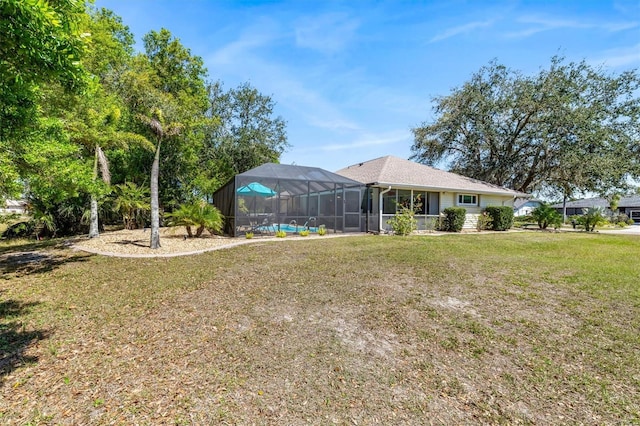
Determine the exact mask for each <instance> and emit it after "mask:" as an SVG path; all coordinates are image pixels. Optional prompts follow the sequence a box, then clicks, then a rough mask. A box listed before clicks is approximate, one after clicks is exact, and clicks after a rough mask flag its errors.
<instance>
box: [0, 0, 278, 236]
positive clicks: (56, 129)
mask: <svg viewBox="0 0 640 426" xmlns="http://www.w3.org/2000/svg"><path fill="white" fill-rule="evenodd" d="M134 40H135V39H134V36H133V34H132V33H131V32H130V30H129V28H128V27H127V26H126V25H125V23H124V22H123V21H122V19H121V18H120V17H118V16H117V15H115V14H114V13H113V12H112V11H110V10H108V9H104V8H103V9H96V8H93V7H90V6H87V5H86V3H85V2H84V1H75V0H73V1H66V0H65V1H54V0H0V200H1V199H3V198H4V197H8V196H17V195H19V194H23V195H24V196H25V197H26V198H27V199H28V201H29V204H30V206H31V209H32V211H33V213H34V217H36V218H38V220H40V221H41V223H40V224H42V223H44V222H46V224H47V227H48V228H49V229H50V230H51V231H52V232H54V233H55V232H57V233H58V234H62V233H75V232H78V231H80V230H87V228H88V226H87V225H88V221H87V220H86V219H87V218H89V217H90V218H91V221H90V223H91V227H90V228H91V229H90V234H91V235H97V234H98V227H99V226H98V212H99V217H100V219H101V220H102V221H111V222H112V223H115V222H121V221H122V218H123V217H124V216H126V217H129V219H128V220H127V226H148V225H149V223H150V220H151V219H152V220H151V223H152V224H154V225H156V227H157V224H158V223H159V217H161V216H162V214H163V212H171V211H172V210H174V209H177V208H178V206H180V205H182V204H189V203H190V204H197V203H198V202H199V201H200V200H199V199H202V198H203V196H204V195H205V194H206V195H209V194H211V193H212V192H213V191H215V190H216V189H217V188H218V187H219V186H221V185H222V184H223V183H225V181H224V180H223V179H225V180H226V178H228V177H231V176H230V175H229V174H230V173H231V174H233V173H236V172H238V171H245V170H246V169H247V168H252V167H255V166H257V165H259V164H262V163H264V162H266V161H275V162H277V161H278V159H279V158H280V154H281V153H282V152H283V150H284V149H285V147H286V146H287V143H286V133H285V123H284V120H282V119H281V118H280V117H274V116H273V107H274V104H275V103H274V102H273V100H272V99H271V98H270V97H269V96H265V95H263V94H261V93H260V92H259V91H258V90H257V89H256V88H253V87H251V86H249V85H248V84H244V85H241V86H240V87H238V88H237V89H234V90H231V91H229V92H226V93H225V92H222V91H221V90H219V91H216V90H213V91H212V90H211V88H212V87H219V88H221V86H222V83H221V82H217V83H211V82H209V81H208V80H207V79H208V78H209V76H208V73H207V69H206V68H205V66H204V61H203V60H202V58H200V57H199V56H197V55H195V54H193V53H192V52H191V50H190V49H189V48H188V47H187V46H185V45H184V44H182V43H181V42H180V40H179V39H178V38H176V37H174V36H173V35H172V34H171V32H170V31H169V30H168V29H165V28H162V29H160V30H158V31H150V32H149V33H148V34H146V35H144V36H143V38H142V41H143V46H144V50H143V51H142V52H135V50H134ZM109 177H110V178H111V179H108V178H109ZM117 188H120V189H122V188H126V189H127V190H129V189H131V191H129V192H134V193H135V195H136V196H135V197H133V198H132V199H135V203H134V204H135V208H133V207H131V206H129V207H128V208H126V209H125V208H124V207H123V206H124V204H123V200H124V199H125V198H126V197H124V192H126V191H124V192H123V190H120V191H119V192H118V191H116V189H117ZM140 188H147V189H148V190H145V191H142V190H138V189H140ZM132 189H136V191H133V190H132ZM141 191H142V192H141ZM123 197H124V198H123ZM141 197H142V198H144V197H148V198H149V199H148V200H146V201H145V200H142V199H141ZM125 204H126V203H125ZM134 204H131V205H134ZM124 210H126V214H124V213H123V211H124ZM133 212H135V214H134V213H133ZM89 213H90V214H89ZM150 213H153V214H150ZM134 216H135V217H134ZM134 219H135V220H134ZM152 234H153V233H152ZM158 244H159V240H158V241H157V242H156V245H158ZM152 245H154V244H153V242H152Z"/></svg>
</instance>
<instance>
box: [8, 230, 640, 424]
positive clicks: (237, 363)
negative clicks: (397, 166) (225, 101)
mask: <svg viewBox="0 0 640 426" xmlns="http://www.w3.org/2000/svg"><path fill="white" fill-rule="evenodd" d="M16 250H23V251H28V252H30V253H32V254H30V255H29V256H30V257H29V256H27V257H24V258H20V257H15V258H11V259H10V260H7V257H8V256H15V255H17V253H16ZM638 253H640V239H638V238H637V237H625V236H606V235H585V234H541V233H530V234H527V233H520V234H491V235H472V234H469V235H451V236H440V237H433V236H424V237H408V238H400V237H374V236H362V237H351V238H337V239H325V240H323V239H315V240H306V241H283V242H279V243H274V242H268V241H261V242H256V243H254V244H251V245H245V246H240V247H236V248H233V249H229V250H224V251H217V252H210V253H206V254H202V255H197V256H190V257H183V258H169V259H166V258H165V259H114V258H106V257H100V256H93V255H86V254H79V253H77V252H71V251H69V250H66V249H64V248H60V247H57V246H48V247H43V248H42V249H41V250H39V251H35V250H34V248H33V247H24V248H20V246H17V247H14V248H11V249H0V267H2V268H3V275H2V279H0V291H1V292H2V293H0V294H1V295H2V299H1V300H2V303H1V304H0V314H1V315H2V316H1V319H0V356H1V358H0V367H1V368H2V375H1V376H0V421H1V422H3V423H9V424H25V423H30V424H89V423H91V424H114V423H115V424H292V425H293V424H334V423H335V424H358V425H363V424H428V423H433V424H460V423H490V424H514V423H521V424H567V423H569V424H621V423H622V424H628V423H638V422H640V405H639V402H638V401H640V267H639V266H638V261H637V257H638ZM20 259H23V260H24V262H21V261H20ZM16 260H18V261H17V262H16Z"/></svg>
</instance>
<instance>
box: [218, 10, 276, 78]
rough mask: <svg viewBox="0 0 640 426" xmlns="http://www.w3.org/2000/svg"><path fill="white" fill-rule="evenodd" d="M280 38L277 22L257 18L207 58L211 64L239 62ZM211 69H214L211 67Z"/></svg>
mask: <svg viewBox="0 0 640 426" xmlns="http://www.w3.org/2000/svg"><path fill="white" fill-rule="evenodd" d="M280 38H282V35H280V34H279V29H278V26H277V24H276V23H275V22H274V21H272V20H268V19H258V22H257V24H254V25H252V26H251V27H248V28H246V29H245V30H244V31H243V32H242V34H241V35H240V37H239V38H238V39H237V40H234V41H232V42H230V43H228V44H226V45H225V46H223V47H221V48H219V49H218V50H216V51H215V52H214V53H213V54H211V55H209V57H208V58H207V59H208V61H209V62H210V63H212V64H213V65H221V66H222V65H230V64H234V63H238V62H241V61H242V60H244V59H245V58H246V57H248V56H250V55H252V53H253V52H254V51H255V50H257V49H259V48H263V47H266V46H268V45H270V44H271V43H273V42H274V41H275V40H278V39H280ZM211 69H215V68H214V67H212V68H211Z"/></svg>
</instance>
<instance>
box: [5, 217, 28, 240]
mask: <svg viewBox="0 0 640 426" xmlns="http://www.w3.org/2000/svg"><path fill="white" fill-rule="evenodd" d="M35 227H36V224H35V222H34V221H32V220H30V221H28V222H18V223H14V224H13V225H11V226H9V227H8V228H7V229H6V230H5V231H4V232H3V233H2V238H3V239H5V238H6V239H12V238H30V237H33V235H34V233H35Z"/></svg>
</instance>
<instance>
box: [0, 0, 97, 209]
mask: <svg viewBox="0 0 640 426" xmlns="http://www.w3.org/2000/svg"><path fill="white" fill-rule="evenodd" d="M84 13H85V3H84V2H82V1H47V0H1V1H0V197H3V196H4V195H7V194H13V195H15V193H16V192H18V191H19V189H20V186H19V185H17V184H16V179H17V178H18V176H19V175H20V170H18V168H17V167H18V165H19V164H20V161H18V160H17V159H16V158H15V155H16V152H17V151H20V150H21V147H20V146H19V144H20V142H21V141H22V140H24V139H25V138H26V137H28V136H26V135H24V134H22V133H21V132H22V131H27V132H28V129H27V127H28V126H30V125H31V123H34V122H35V121H36V119H37V106H38V92H39V86H40V85H41V84H43V83H46V82H50V81H57V82H60V83H61V84H62V85H63V87H65V88H66V89H78V88H81V87H82V86H83V82H84V77H85V74H84V70H83V68H82V66H81V63H80V60H81V57H82V55H83V52H84V49H85V43H86V40H87V38H86V37H85V34H83V32H82V31H81V29H80V25H79V22H80V21H81V19H82V17H83V16H84Z"/></svg>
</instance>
